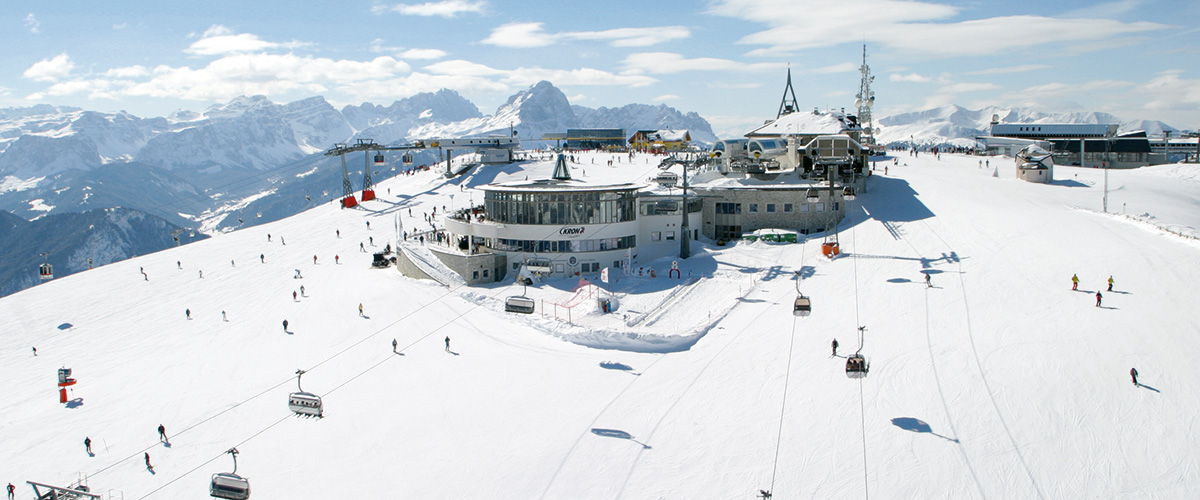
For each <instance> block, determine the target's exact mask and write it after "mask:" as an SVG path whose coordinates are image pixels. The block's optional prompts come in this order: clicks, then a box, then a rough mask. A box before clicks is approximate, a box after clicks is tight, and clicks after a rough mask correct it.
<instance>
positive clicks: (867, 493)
mask: <svg viewBox="0 0 1200 500" xmlns="http://www.w3.org/2000/svg"><path fill="white" fill-rule="evenodd" d="M846 217H847V218H848V219H850V218H853V214H852V212H850V208H849V207H846ZM852 222H853V221H850V223H852ZM855 232H856V231H855V230H854V226H853V225H852V226H851V227H850V246H851V247H853V248H852V250H853V253H852V254H851V255H850V262H851V263H852V264H853V265H854V324H855V325H858V352H855V356H860V354H859V353H861V352H862V348H863V344H864V343H865V342H866V339H865V338H864V337H865V332H866V330H867V327H866V326H864V325H862V319H861V318H860V317H859V308H858V304H859V299H858V253H859V252H858V243H857V242H856V241H855V239H854V234H855ZM867 366H869V365H867V364H866V361H863V367H864V368H866V367H867ZM847 368H849V366H847ZM863 378H866V377H865V372H864V377H862V378H859V379H858V415H859V418H860V421H861V424H862V448H863V497H864V498H867V499H870V498H871V481H870V477H871V476H870V473H869V472H868V469H867V413H866V404H865V403H864V402H863V399H864V396H863Z"/></svg>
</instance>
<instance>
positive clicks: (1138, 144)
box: [1050, 138, 1150, 153]
mask: <svg viewBox="0 0 1200 500" xmlns="http://www.w3.org/2000/svg"><path fill="white" fill-rule="evenodd" d="M1050 142H1053V143H1054V149H1055V151H1064V152H1067V153H1072V152H1073V153H1078V152H1079V139H1061V140H1053V141H1050ZM1083 150H1084V152H1085V153H1103V152H1105V151H1107V152H1109V153H1149V152H1150V141H1148V140H1146V139H1145V138H1129V139H1110V140H1105V139H1100V138H1097V139H1084V141H1083Z"/></svg>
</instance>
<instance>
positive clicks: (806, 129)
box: [746, 110, 851, 137]
mask: <svg viewBox="0 0 1200 500" xmlns="http://www.w3.org/2000/svg"><path fill="white" fill-rule="evenodd" d="M850 128H851V125H849V124H847V123H846V116H845V115H844V114H841V113H838V112H834V111H828V112H824V113H822V112H819V111H816V110H813V111H812V112H794V113H788V114H786V115H783V116H781V117H779V118H776V119H774V120H772V121H770V122H767V124H766V125H763V126H761V127H759V128H757V129H754V130H753V131H751V132H750V133H748V134H746V137H761V136H774V137H778V136H784V135H832V134H840V133H842V132H844V131H846V130H848V129H850Z"/></svg>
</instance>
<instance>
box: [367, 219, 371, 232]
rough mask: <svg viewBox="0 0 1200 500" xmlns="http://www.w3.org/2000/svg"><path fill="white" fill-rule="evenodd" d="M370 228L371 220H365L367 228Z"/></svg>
mask: <svg viewBox="0 0 1200 500" xmlns="http://www.w3.org/2000/svg"><path fill="white" fill-rule="evenodd" d="M370 229H371V221H367V230H370Z"/></svg>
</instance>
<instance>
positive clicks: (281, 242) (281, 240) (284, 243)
mask: <svg viewBox="0 0 1200 500" xmlns="http://www.w3.org/2000/svg"><path fill="white" fill-rule="evenodd" d="M279 243H280V244H282V245H286V244H287V242H286V241H283V236H280V237H279Z"/></svg>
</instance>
